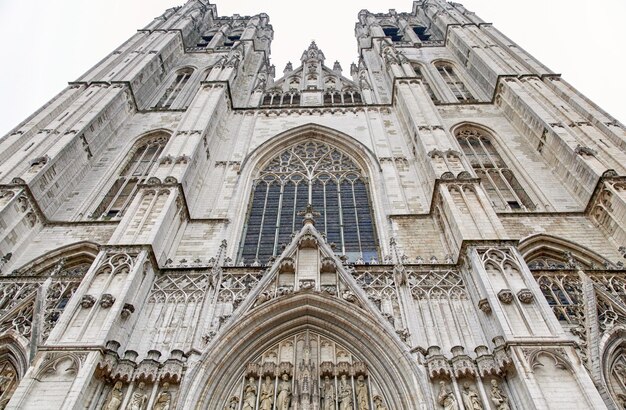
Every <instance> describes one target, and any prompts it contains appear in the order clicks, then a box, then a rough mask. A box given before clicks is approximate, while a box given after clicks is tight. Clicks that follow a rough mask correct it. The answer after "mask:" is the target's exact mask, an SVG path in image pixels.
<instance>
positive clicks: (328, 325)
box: [179, 292, 429, 409]
mask: <svg viewBox="0 0 626 410" xmlns="http://www.w3.org/2000/svg"><path fill="white" fill-rule="evenodd" d="M307 335H308V336H307ZM306 337H308V338H309V339H310V340H311V341H312V340H313V339H316V340H317V343H327V344H329V345H332V346H335V348H336V347H337V346H339V347H340V348H342V349H344V351H345V354H342V355H339V356H337V355H336V354H334V356H333V357H332V358H331V356H330V354H329V353H322V347H320V346H317V344H314V343H310V346H314V345H315V349H317V353H311V355H313V354H315V355H317V354H320V355H324V354H328V359H329V360H327V361H330V362H332V361H333V360H334V363H332V364H333V368H332V370H331V369H330V368H329V366H330V364H325V365H324V364H323V361H322V362H320V361H319V358H316V359H315V366H314V368H311V369H310V371H309V373H308V374H313V376H311V377H313V378H314V379H315V380H316V381H317V382H318V384H321V383H323V382H324V379H322V376H325V375H326V374H329V375H330V374H333V376H334V375H337V379H336V380H337V382H336V386H335V387H336V389H338V390H336V391H337V393H339V392H340V391H341V390H339V389H340V384H341V382H342V375H346V376H348V375H349V376H350V378H349V380H350V383H352V382H353V380H354V384H353V389H354V390H356V388H357V383H358V382H359V376H361V375H363V376H365V377H364V379H365V381H366V382H367V383H368V398H371V399H374V396H375V395H378V396H380V397H381V398H383V399H384V401H385V402H386V405H387V407H388V408H390V409H423V408H429V406H428V404H426V403H425V401H424V399H423V397H424V396H423V392H424V391H425V389H427V386H426V383H425V380H426V379H425V376H423V375H422V374H421V371H420V370H419V368H418V366H417V362H416V361H415V359H414V358H412V357H411V355H410V353H409V351H408V349H407V347H406V346H404V345H402V344H401V342H399V340H397V339H396V338H393V337H391V336H390V335H389V334H387V332H386V331H385V329H384V327H382V326H379V325H378V324H377V319H376V318H375V317H374V316H373V315H370V314H369V313H367V312H366V311H365V310H361V309H358V308H356V307H355V306H354V305H352V304H350V303H348V302H345V301H342V300H339V299H336V298H333V297H330V296H326V295H323V294H318V293H312V292H301V293H296V294H294V295H292V296H289V297H286V298H280V299H277V300H275V301H273V302H269V303H266V304H264V305H262V306H260V307H258V308H255V309H253V310H252V311H250V312H249V313H248V314H246V315H245V316H244V317H242V318H239V319H238V320H236V321H232V322H231V324H230V325H228V327H227V328H226V329H224V333H222V334H221V335H220V336H219V337H218V338H217V339H215V340H214V341H213V342H212V343H211V344H210V345H209V347H208V349H207V350H206V351H205V352H204V353H203V355H202V357H201V359H200V363H199V364H198V365H196V366H195V367H194V368H193V369H192V370H191V371H190V373H189V375H188V377H187V378H186V379H187V383H185V385H183V386H182V391H181V397H185V399H184V400H183V401H181V402H180V403H179V408H185V409H191V408H195V409H218V408H225V407H226V406H227V404H228V402H229V400H230V399H232V398H233V396H236V394H234V393H233V392H240V393H241V394H240V397H243V395H244V394H245V390H241V389H245V385H244V384H243V377H244V376H246V373H250V370H251V369H250V364H251V363H255V362H256V363H260V359H261V358H263V357H264V355H265V357H267V355H268V354H269V352H271V351H272V349H275V348H276V347H277V346H280V345H281V344H282V345H283V346H284V344H285V342H286V341H287V340H289V339H290V338H291V340H294V342H295V341H298V340H299V341H300V342H298V343H300V348H299V349H300V353H298V352H297V351H295V350H294V356H293V357H294V360H296V359H300V361H301V362H300V363H296V365H298V366H301V365H302V360H305V359H306V357H307V356H306V354H304V350H303V349H304V348H305V346H306V343H305V341H304V339H305V338H306ZM312 350H313V349H312ZM327 352H328V351H327ZM285 357H286V356H285ZM277 361H278V360H277ZM343 362H345V363H350V365H349V366H347V367H346V365H344V364H341V363H343ZM291 364H292V365H294V363H291ZM278 366H280V363H279V364H278ZM284 366H285V368H287V367H288V365H287V364H285V365H284ZM253 370H254V369H253ZM256 371H257V373H258V376H260V375H263V372H264V369H263V368H260V369H258V370H256ZM278 374H279V375H281V373H280V369H279V371H278ZM293 376H296V377H301V376H302V370H301V371H299V372H293V373H290V374H289V376H288V378H287V379H288V381H289V382H291V383H292V386H296V384H295V382H294V381H293ZM346 379H347V377H346ZM368 379H369V380H368ZM333 380H334V378H333ZM256 381H257V379H255V382H256ZM260 386H261V385H259V387H260ZM275 386H276V388H277V391H278V389H279V385H278V380H276V381H275ZM259 387H257V389H258V388H259ZM238 389H239V390H238ZM354 394H355V399H356V391H355V392H354ZM370 396H371V397H370ZM319 399H320V400H321V398H319ZM226 408H228V407H226Z"/></svg>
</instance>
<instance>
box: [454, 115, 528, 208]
mask: <svg viewBox="0 0 626 410" xmlns="http://www.w3.org/2000/svg"><path fill="white" fill-rule="evenodd" d="M455 136H456V138H457V140H458V141H459V144H460V145H461V148H462V149H463V153H464V154H465V156H466V157H467V159H468V160H469V162H470V164H471V165H472V167H473V168H474V171H475V172H476V174H477V175H478V177H479V178H480V180H481V182H482V184H483V186H484V188H485V190H486V191H487V195H488V196H489V199H491V202H492V204H493V205H494V207H495V208H496V209H498V210H506V211H528V210H533V209H535V206H534V204H533V203H532V201H531V200H530V197H529V196H528V195H527V194H526V192H525V191H524V188H523V187H522V186H521V185H520V183H519V182H518V181H517V178H516V177H515V175H514V174H513V172H512V171H511V170H510V169H509V168H508V167H507V165H506V163H505V162H504V160H503V159H502V157H501V156H500V154H499V153H498V151H497V150H496V148H495V147H494V145H493V143H492V142H491V138H490V136H489V135H487V134H486V133H484V132H482V131H480V130H478V129H476V128H473V127H462V128H460V129H458V130H457V131H456V132H455Z"/></svg>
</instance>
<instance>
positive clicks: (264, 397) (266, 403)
mask: <svg viewBox="0 0 626 410" xmlns="http://www.w3.org/2000/svg"><path fill="white" fill-rule="evenodd" d="M259 400H260V402H259V409H260V410H272V408H273V406H274V383H273V382H272V378H271V377H270V376H267V377H266V378H265V382H264V383H263V384H262V385H261V397H260V399H259Z"/></svg>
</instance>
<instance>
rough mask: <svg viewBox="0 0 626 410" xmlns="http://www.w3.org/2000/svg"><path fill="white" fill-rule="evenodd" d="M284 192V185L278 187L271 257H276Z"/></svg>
mask: <svg viewBox="0 0 626 410" xmlns="http://www.w3.org/2000/svg"><path fill="white" fill-rule="evenodd" d="M284 192H285V184H281V185H280V195H279V197H278V213H277V214H276V230H275V233H274V250H273V251H272V256H276V255H277V252H278V237H279V234H280V216H281V214H282V209H283V193H284Z"/></svg>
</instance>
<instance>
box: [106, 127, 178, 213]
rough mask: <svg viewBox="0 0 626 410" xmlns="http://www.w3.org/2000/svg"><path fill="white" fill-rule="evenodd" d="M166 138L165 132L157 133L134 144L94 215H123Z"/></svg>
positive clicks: (163, 145) (153, 164) (143, 181)
mask: <svg viewBox="0 0 626 410" xmlns="http://www.w3.org/2000/svg"><path fill="white" fill-rule="evenodd" d="M168 138H169V136H168V135H167V134H164V133H159V134H157V135H155V136H152V137H147V138H144V139H142V140H141V141H140V142H139V143H137V144H135V147H133V150H132V151H131V153H130V159H129V160H128V162H127V164H126V165H125V166H124V168H123V169H122V172H120V175H119V177H118V179H117V180H116V181H115V183H114V184H113V186H112V187H111V189H110V190H109V192H108V193H107V194H106V196H105V197H104V200H103V201H102V202H101V203H100V206H98V208H97V210H96V212H94V216H96V217H99V218H104V219H110V218H115V217H119V216H122V215H123V213H124V211H125V210H126V208H128V205H129V204H130V202H131V201H132V199H133V196H134V195H135V192H137V188H138V186H139V185H140V184H143V183H145V182H146V180H147V178H148V175H150V172H151V171H152V170H153V168H154V167H155V165H156V164H157V161H158V158H159V155H161V152H163V148H164V147H165V144H167V140H168Z"/></svg>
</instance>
